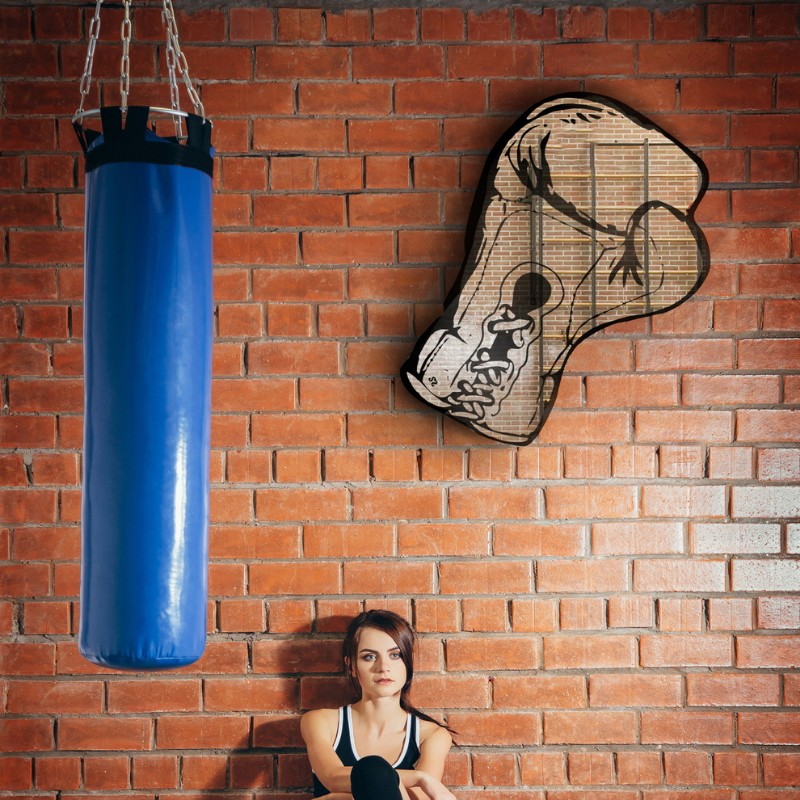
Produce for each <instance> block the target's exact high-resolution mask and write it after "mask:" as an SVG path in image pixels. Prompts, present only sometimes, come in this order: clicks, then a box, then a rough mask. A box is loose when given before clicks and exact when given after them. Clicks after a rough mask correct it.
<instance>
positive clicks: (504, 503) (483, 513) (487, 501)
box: [448, 487, 542, 519]
mask: <svg viewBox="0 0 800 800" xmlns="http://www.w3.org/2000/svg"><path fill="white" fill-rule="evenodd" d="M448 506H449V514H450V517H451V518H453V519H487V518H488V519H530V518H533V519H535V518H537V517H539V516H540V515H541V509H542V495H541V490H540V489H538V488H536V487H503V488H501V487H497V488H492V489H484V488H477V487H469V488H466V487H453V488H452V489H451V490H450V492H449V504H448Z"/></svg>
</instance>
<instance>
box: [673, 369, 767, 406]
mask: <svg viewBox="0 0 800 800" xmlns="http://www.w3.org/2000/svg"><path fill="white" fill-rule="evenodd" d="M759 387H760V392H759ZM778 392H779V384H778V381H777V379H776V378H772V377H770V376H759V377H755V376H748V375H739V376H736V377H734V376H732V375H684V376H683V379H682V401H683V403H684V404H685V405H708V404H713V405H743V404H747V403H768V402H774V403H777V402H778Z"/></svg>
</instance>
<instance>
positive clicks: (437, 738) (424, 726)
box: [417, 717, 453, 745]
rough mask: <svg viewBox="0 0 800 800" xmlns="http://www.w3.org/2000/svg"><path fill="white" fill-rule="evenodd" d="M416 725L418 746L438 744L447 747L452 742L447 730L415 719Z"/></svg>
mask: <svg viewBox="0 0 800 800" xmlns="http://www.w3.org/2000/svg"><path fill="white" fill-rule="evenodd" d="M417 725H419V743H420V744H424V743H425V742H430V743H433V742H439V743H441V744H442V745H444V744H447V745H449V744H450V742H452V741H453V737H452V736H450V732H449V731H448V730H447V728H443V727H442V726H441V725H437V724H436V723H435V722H431V721H430V720H427V719H422V718H421V717H417Z"/></svg>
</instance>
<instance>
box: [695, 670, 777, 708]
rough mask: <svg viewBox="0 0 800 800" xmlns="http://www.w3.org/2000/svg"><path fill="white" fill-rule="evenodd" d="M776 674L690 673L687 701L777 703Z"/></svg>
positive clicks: (744, 704) (701, 704) (705, 702)
mask: <svg viewBox="0 0 800 800" xmlns="http://www.w3.org/2000/svg"><path fill="white" fill-rule="evenodd" d="M779 697H780V683H779V678H778V676H777V675H758V674H748V675H745V674H738V675H737V674H736V673H717V674H714V675H701V674H694V675H687V676H686V701H687V704H688V705H690V706H774V705H778V702H779Z"/></svg>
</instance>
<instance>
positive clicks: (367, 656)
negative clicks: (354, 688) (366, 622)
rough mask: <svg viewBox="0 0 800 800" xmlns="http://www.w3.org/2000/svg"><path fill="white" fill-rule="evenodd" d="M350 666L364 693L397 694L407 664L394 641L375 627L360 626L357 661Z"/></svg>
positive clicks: (400, 688)
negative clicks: (361, 627)
mask: <svg viewBox="0 0 800 800" xmlns="http://www.w3.org/2000/svg"><path fill="white" fill-rule="evenodd" d="M350 669H351V670H352V671H353V672H354V674H355V676H356V677H357V678H358V683H359V685H360V686H361V691H362V692H363V693H364V694H369V695H377V696H390V695H393V694H399V693H400V691H401V690H402V688H403V686H404V685H405V682H406V674H407V673H406V665H405V664H404V663H403V658H402V656H401V653H400V648H399V647H398V646H397V643H396V642H395V640H394V639H392V637H391V636H389V634H388V633H384V632H383V631H379V630H378V629H377V628H363V629H362V630H361V633H360V634H359V637H358V647H357V648H356V663H355V664H354V665H350Z"/></svg>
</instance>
